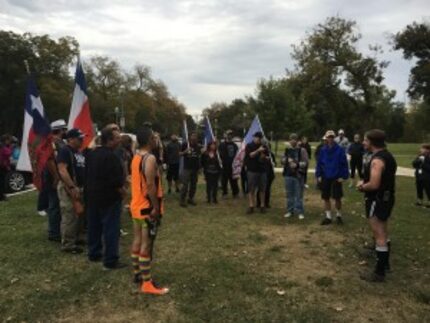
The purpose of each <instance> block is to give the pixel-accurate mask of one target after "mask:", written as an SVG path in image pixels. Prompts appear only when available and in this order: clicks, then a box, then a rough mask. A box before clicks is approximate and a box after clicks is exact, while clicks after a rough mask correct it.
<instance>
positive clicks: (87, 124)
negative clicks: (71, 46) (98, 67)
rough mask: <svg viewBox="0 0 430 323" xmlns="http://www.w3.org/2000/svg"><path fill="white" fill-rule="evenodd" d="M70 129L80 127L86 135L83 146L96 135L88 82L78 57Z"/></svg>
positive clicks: (68, 126)
mask: <svg viewBox="0 0 430 323" xmlns="http://www.w3.org/2000/svg"><path fill="white" fill-rule="evenodd" d="M67 128H68V129H72V128H78V129H79V130H81V131H82V132H83V133H84V134H85V135H86V136H85V138H84V144H83V146H82V148H85V147H87V146H88V144H89V143H90V142H91V140H92V139H93V137H94V129H93V121H92V119H91V113H90V103H89V101H88V94H87V82H86V81H85V75H84V70H83V69H82V64H81V61H80V60H79V59H78V64H77V66H76V74H75V89H74V91H73V99H72V107H71V109H70V116H69V123H68V125H67Z"/></svg>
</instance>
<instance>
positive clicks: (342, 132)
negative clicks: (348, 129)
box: [337, 129, 345, 135]
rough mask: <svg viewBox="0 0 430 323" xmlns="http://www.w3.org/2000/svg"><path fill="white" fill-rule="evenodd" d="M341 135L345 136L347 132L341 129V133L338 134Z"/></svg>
mask: <svg viewBox="0 0 430 323" xmlns="http://www.w3.org/2000/svg"><path fill="white" fill-rule="evenodd" d="M337 133H338V134H339V135H344V134H345V131H343V129H339V131H338V132H337Z"/></svg>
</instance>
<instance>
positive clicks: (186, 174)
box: [181, 169, 199, 202]
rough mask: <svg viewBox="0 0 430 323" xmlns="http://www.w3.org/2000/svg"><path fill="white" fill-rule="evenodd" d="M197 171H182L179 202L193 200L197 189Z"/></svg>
mask: <svg viewBox="0 0 430 323" xmlns="http://www.w3.org/2000/svg"><path fill="white" fill-rule="evenodd" d="M198 174H199V170H198V169H184V170H183V173H182V189H181V201H183V202H185V199H186V198H187V195H188V199H189V200H193V199H194V195H195V194H196V189H197V180H198Z"/></svg>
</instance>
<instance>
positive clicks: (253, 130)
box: [233, 115, 264, 178]
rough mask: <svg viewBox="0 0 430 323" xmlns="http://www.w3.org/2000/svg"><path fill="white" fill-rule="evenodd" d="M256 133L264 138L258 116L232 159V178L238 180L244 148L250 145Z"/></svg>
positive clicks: (243, 157)
mask: <svg viewBox="0 0 430 323" xmlns="http://www.w3.org/2000/svg"><path fill="white" fill-rule="evenodd" d="M258 131H261V132H262V133H263V136H264V131H263V127H262V126H261V123H260V118H259V117H258V115H256V116H255V118H254V120H253V121H252V123H251V126H250V127H249V130H248V132H247V133H246V136H245V138H243V141H242V145H241V147H240V149H239V151H238V152H237V154H236V157H234V160H233V178H240V173H241V171H242V166H243V161H244V159H245V148H246V145H247V144H250V143H251V142H252V140H253V137H254V134H255V133H256V132H258Z"/></svg>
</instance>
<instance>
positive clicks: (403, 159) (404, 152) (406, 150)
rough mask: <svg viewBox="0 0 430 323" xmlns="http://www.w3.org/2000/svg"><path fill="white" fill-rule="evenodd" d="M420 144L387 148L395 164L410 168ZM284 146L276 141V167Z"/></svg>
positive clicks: (313, 159) (312, 163) (391, 145)
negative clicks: (395, 161) (393, 157)
mask: <svg viewBox="0 0 430 323" xmlns="http://www.w3.org/2000/svg"><path fill="white" fill-rule="evenodd" d="M317 145H318V143H317V142H311V146H312V160H311V167H315V157H314V153H315V148H316V147H317ZM420 146H421V144H419V143H401V144H398V143H393V144H390V143H389V144H388V149H389V150H390V151H391V152H392V153H393V155H394V156H395V158H396V160H397V164H398V165H399V166H401V167H409V168H412V161H413V160H414V159H415V157H416V156H417V154H418V151H419V149H420ZM285 147H286V141H279V143H278V153H277V154H276V157H277V162H278V167H280V161H281V158H282V156H283V154H284V151H285ZM272 149H273V150H275V143H272Z"/></svg>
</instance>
